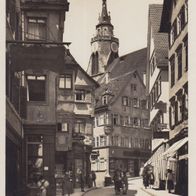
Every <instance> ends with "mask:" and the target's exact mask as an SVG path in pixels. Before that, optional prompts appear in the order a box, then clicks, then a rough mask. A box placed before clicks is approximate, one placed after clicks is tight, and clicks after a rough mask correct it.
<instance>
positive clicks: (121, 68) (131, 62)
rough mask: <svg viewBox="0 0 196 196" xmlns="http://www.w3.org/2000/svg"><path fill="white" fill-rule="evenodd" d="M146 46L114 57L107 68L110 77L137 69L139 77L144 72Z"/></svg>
mask: <svg viewBox="0 0 196 196" xmlns="http://www.w3.org/2000/svg"><path fill="white" fill-rule="evenodd" d="M146 59H147V48H143V49H141V50H137V51H135V52H131V53H129V54H126V55H123V56H121V57H119V58H117V59H115V60H114V61H113V62H112V63H111V64H110V65H109V66H108V68H107V70H106V72H109V76H110V78H111V79H112V78H115V77H117V76H120V75H123V74H125V73H129V72H132V71H135V70H137V71H138V74H139V75H140V77H142V73H144V72H146Z"/></svg>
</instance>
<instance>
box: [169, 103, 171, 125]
mask: <svg viewBox="0 0 196 196" xmlns="http://www.w3.org/2000/svg"><path fill="white" fill-rule="evenodd" d="M169 126H170V128H171V129H172V109H171V106H170V107H169Z"/></svg>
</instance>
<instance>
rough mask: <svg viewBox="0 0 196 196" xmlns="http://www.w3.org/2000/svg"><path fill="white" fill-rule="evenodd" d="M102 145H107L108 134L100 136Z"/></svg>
mask: <svg viewBox="0 0 196 196" xmlns="http://www.w3.org/2000/svg"><path fill="white" fill-rule="evenodd" d="M100 146H106V136H105V135H101V136H100Z"/></svg>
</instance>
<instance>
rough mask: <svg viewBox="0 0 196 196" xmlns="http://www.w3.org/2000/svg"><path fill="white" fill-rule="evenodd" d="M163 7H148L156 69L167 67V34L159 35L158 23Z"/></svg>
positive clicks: (156, 5)
mask: <svg viewBox="0 0 196 196" xmlns="http://www.w3.org/2000/svg"><path fill="white" fill-rule="evenodd" d="M162 9H163V5H161V4H151V5H149V20H150V23H149V24H150V25H151V28H152V37H153V38H154V50H155V56H156V60H157V67H167V66H168V48H169V45H168V34H167V33H160V32H159V29H160V22H161V16H162Z"/></svg>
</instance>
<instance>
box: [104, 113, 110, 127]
mask: <svg viewBox="0 0 196 196" xmlns="http://www.w3.org/2000/svg"><path fill="white" fill-rule="evenodd" d="M104 124H105V125H108V124H109V114H108V113H105V114H104Z"/></svg>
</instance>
